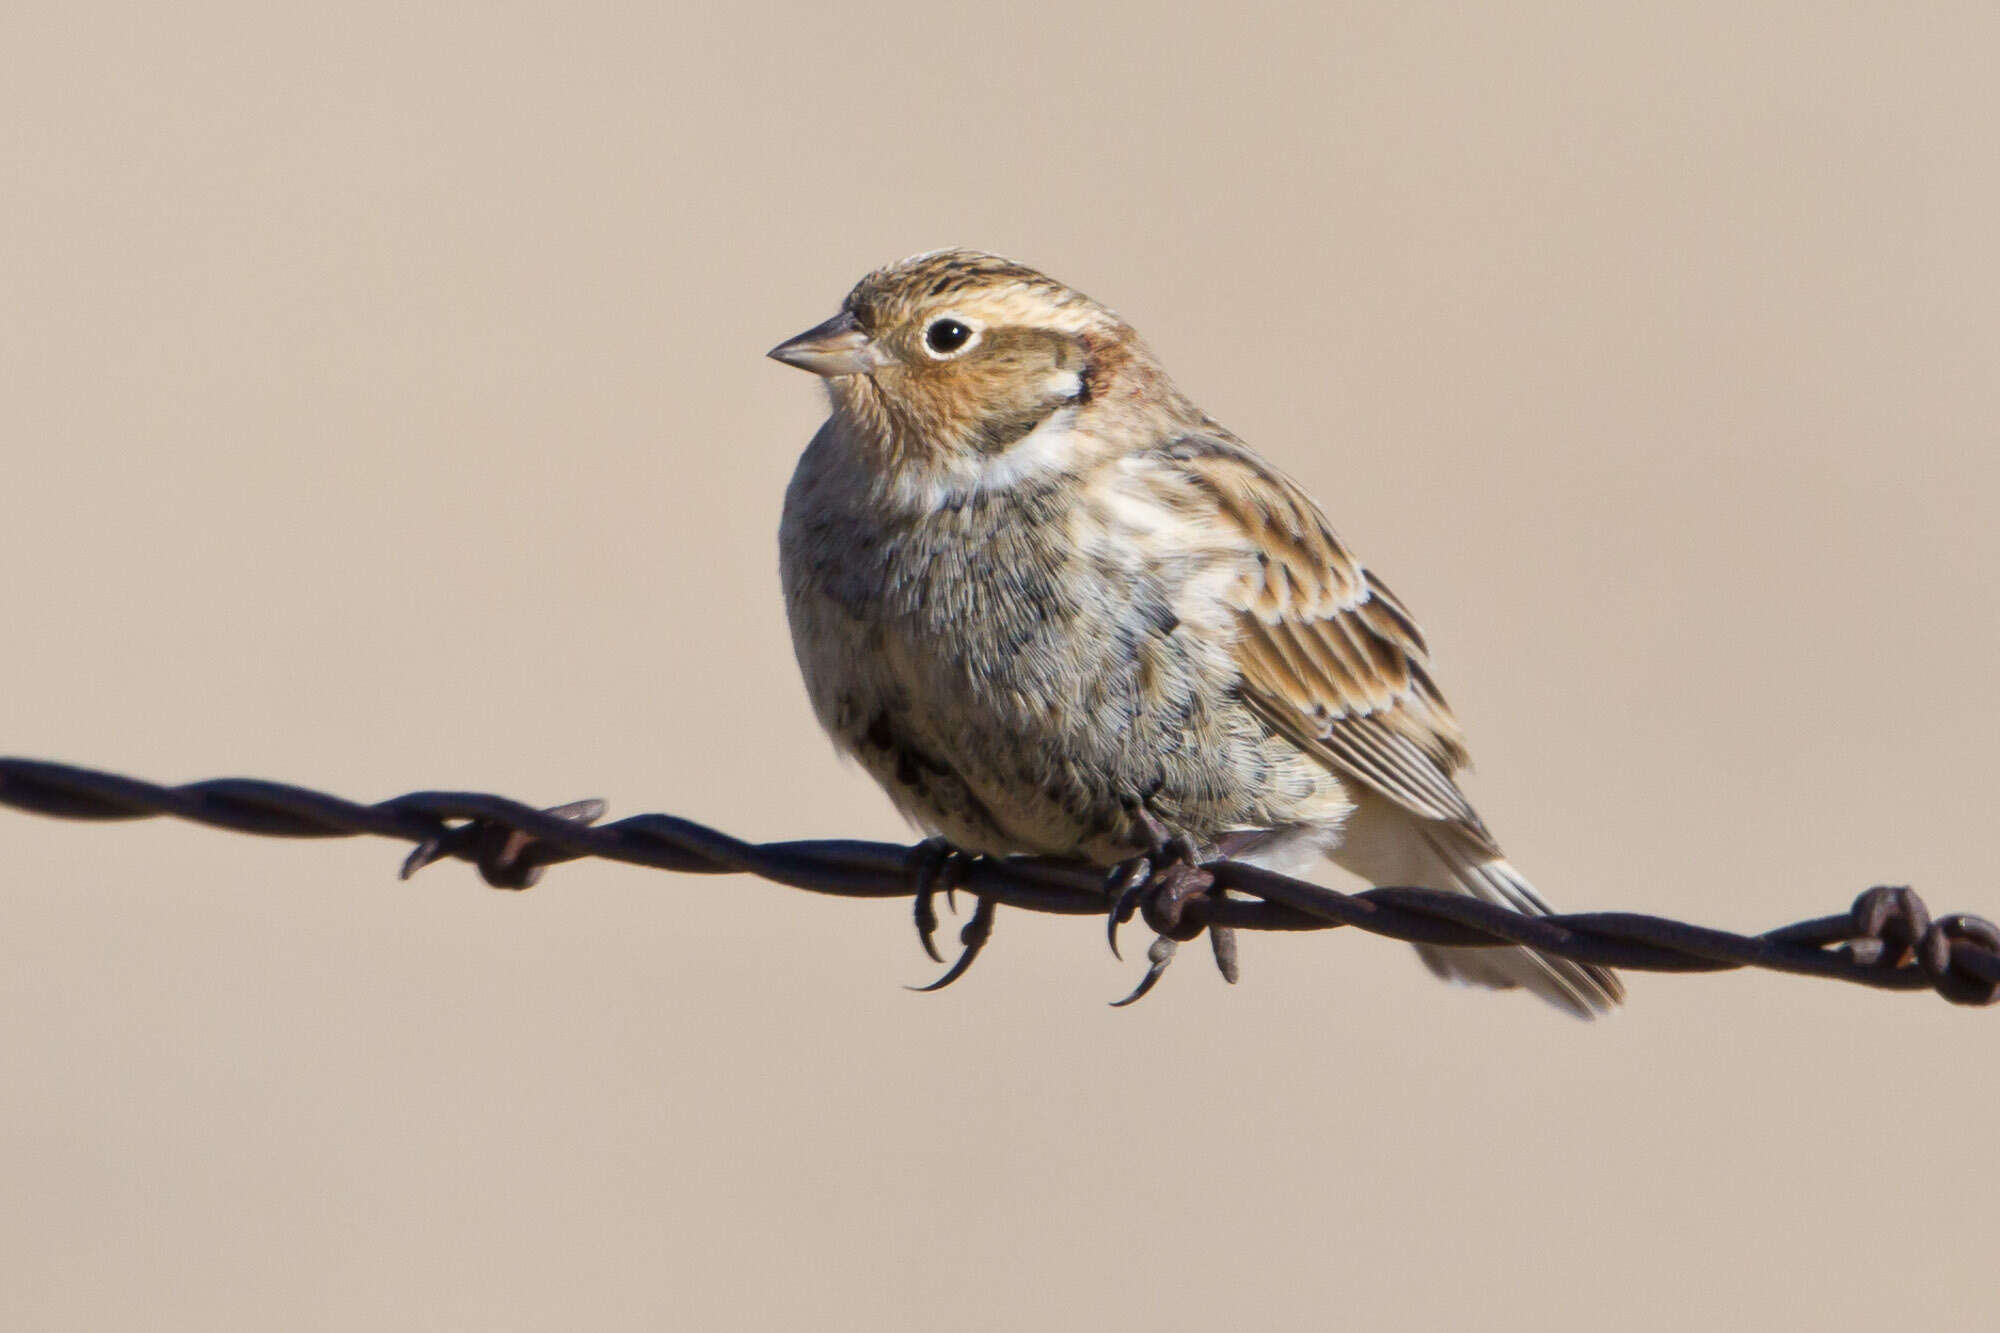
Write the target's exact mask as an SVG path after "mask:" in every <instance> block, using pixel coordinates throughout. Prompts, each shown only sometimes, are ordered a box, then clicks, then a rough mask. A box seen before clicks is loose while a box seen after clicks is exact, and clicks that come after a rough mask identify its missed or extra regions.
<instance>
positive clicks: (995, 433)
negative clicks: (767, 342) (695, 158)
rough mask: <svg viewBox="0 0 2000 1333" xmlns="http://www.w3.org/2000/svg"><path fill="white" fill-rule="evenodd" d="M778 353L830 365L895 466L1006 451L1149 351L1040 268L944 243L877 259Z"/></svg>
mask: <svg viewBox="0 0 2000 1333" xmlns="http://www.w3.org/2000/svg"><path fill="white" fill-rule="evenodd" d="M770 355H771V356H772V357H774V358H775V359H777V360H779V361H782V362H784V363H785V364H786V365H790V366H797V367H798V368H800V369H801V370H809V371H812V372H813V373H814V374H816V375H820V376H823V377H825V379H826V381H827V387H828V390H829V392H830V393H831V394H832V397H833V405H834V412H835V414H836V416H837V417H840V418H844V419H845V424H846V425H847V426H848V427H849V428H850V429H853V430H856V431H857V432H860V433H862V434H863V435H865V436H866V437H867V438H869V439H871V440H873V441H876V442H877V443H879V445H880V447H881V449H882V451H883V456H882V460H881V461H882V465H883V466H884V467H885V468H886V469H904V468H919V469H929V468H936V469H944V470H950V471H954V472H958V471H963V470H964V469H966V468H968V467H978V466H980V465H982V464H983V463H986V462H990V461H992V460H995V459H997V458H998V457H1000V456H1001V455H1004V454H1006V453H1007V451H1008V450H1009V449H1010V448H1012V447H1013V446H1014V445H1016V444H1018V443H1019V442H1020V441H1022V440H1023V439H1025V438H1026V437H1027V436H1028V435H1029V434H1030V433H1031V432H1033V431H1034V430H1035V429H1036V427H1038V426H1040V425H1042V424H1043V423H1044V422H1046V421H1048V420H1049V419H1050V418H1052V417H1054V416H1055V415H1056V414H1057V413H1059V412H1063V411H1065V410H1068V409H1072V408H1079V407H1082V406H1085V405H1088V404H1089V403H1090V402H1091V401H1092V399H1093V398H1094V397H1095V396H1097V395H1099V394H1102V393H1104V392H1105V391H1106V390H1107V389H1110V388H1112V387H1114V385H1115V384H1116V383H1117V382H1118V381H1119V379H1120V378H1121V377H1123V376H1126V375H1127V373H1128V372H1129V371H1130V370H1131V369H1132V367H1133V366H1134V365H1135V363H1137V362H1149V361H1150V358H1148V357H1147V356H1146V354H1145V352H1144V349H1143V347H1142V346H1141V344H1140V343H1139V342H1138V339H1137V337H1136V335H1134V334H1133V332H1132V330H1131V329H1130V328H1129V327H1128V326H1127V325H1126V324H1125V322H1124V321H1123V320H1121V319H1119V318H1118V316H1116V315H1114V314H1112V313H1111V312H1110V311H1109V310H1107V309H1105V308H1104V307H1103V306H1101V305H1099V304H1097V302H1095V301H1093V300H1091V299H1090V298H1089V297H1087V296H1085V295H1083V294H1082V293H1080V292H1076V291H1072V290H1071V289H1070V288H1068V287H1065V286H1063V285H1062V284H1061V283H1059V282H1057V281H1055V280H1054V279H1052V278H1048V277H1045V276H1043V275H1042V274H1040V273H1038V272H1036V271H1035V270H1034V269H1031V268H1028V267H1026V266H1025V265H1021V264H1017V263H1014V262H1013V261H1012V260H1007V259H1001V258H999V257H998V256H996V255H989V254H984V253H981V252H980V251H977V250H938V251H934V252H932V253H929V254H922V255H917V256H915V257H914V258H911V259H905V260H903V261H902V262H900V263H896V264H891V265H889V266H888V267H887V268H882V269H877V270H876V271H875V272H873V273H870V274H869V275H868V276H867V277H865V278H863V279H862V280H861V281H860V282H858V283H856V284H855V287H854V290H853V291H851V292H849V293H848V294H847V299H846V300H845V301H843V302H841V307H840V313H839V314H837V315H835V316H834V317H833V318H832V319H830V320H827V321H826V322H825V323H823V324H820V325H818V326H816V327H814V328H811V329H808V330H807V331H806V332H804V333H801V334H800V335H798V336H797V337H796V338H792V339H790V340H788V341H786V342H783V343H780V344H779V345H778V346H776V347H774V348H772V349H771V353H770Z"/></svg>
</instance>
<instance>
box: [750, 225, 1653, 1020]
mask: <svg viewBox="0 0 2000 1333" xmlns="http://www.w3.org/2000/svg"><path fill="white" fill-rule="evenodd" d="M769 355H770V356H771V357H772V358H773V359H775V360H777V361H779V362H782V363H784V364H786V365H788V366H792V367H796V368H798V369H802V370H805V371H809V372H811V373H812V374H814V375H817V376H819V377H821V379H822V381H823V382H824V385H825V388H826V391H827V395H828V398H829V400H830V413H829V415H828V417H827V419H826V421H825V422H824V423H823V424H822V425H821V426H820V428H819V429H818V431H817V432H816V433H815V434H814V435H813V437H812V439H811V441H810V443H809V444H808V445H807V446H806V448H805V451H804V452H803V454H802V455H801V456H800V458H799V462H798V465H797V468H796V470H795V472H794V474H793V476H792V479H791V482H790V484H789V486H788V487H787V488H786V493H785V499H784V507H783V514H782V518H781V521H780V524H779V567H780V574H781V581H782V584H783V588H784V596H785V605H786V615H787V620H788V622H789V625H790V630H791V635H792V641H793V647H794V650H795V654H796V656H797V659H798V665H799V669H800V673H801V676H802V677H803V680H804V683H805V688H806V693H807V695H808V696H809V698H810V701H811V704H812V707H813V711H814V713H815V715H816V716H817V718H818V720H819V722H820V723H821V725H822V726H823V727H824V728H825V729H826V731H827V732H828V734H829V735H830V736H831V737H832V739H833V741H834V743H835V745H836V747H837V748H838V749H839V750H840V751H842V752H843V753H844V754H845V755H847V756H849V757H851V758H853V759H855V760H857V761H859V763H860V765H861V766H862V767H863V768H864V769H865V770H866V771H867V772H868V773H869V774H870V775H871V776H872V777H873V778H874V779H875V780H876V781H877V782H878V783H879V784H880V785H881V786H882V788H883V789H884V790H885V791H886V792H887V793H888V795H889V797H890V799H891V800H892V801H893V802H894V804H895V805H896V806H897V807H898V808H899V809H900V810H901V812H902V813H903V814H904V815H905V816H907V817H908V818H909V819H910V820H911V821H912V822H913V823H914V824H916V825H917V826H918V827H919V828H920V829H922V830H923V831H925V832H926V833H927V834H929V835H931V837H932V838H933V839H935V840H937V842H938V845H940V846H944V847H947V848H949V849H951V851H952V853H953V854H956V855H963V856H971V857H976V856H996V857H997V856H1008V855H1015V854H1032V855H1040V856H1055V857H1070V858H1082V859H1085V860H1087V861H1090V862H1092V863H1094V864H1096V865H1099V866H1102V867H1112V868H1114V869H1115V868H1117V867H1120V866H1123V865H1128V864H1132V863H1134V862H1135V860H1136V861H1138V862H1140V863H1142V864H1143V863H1144V861H1145V858H1146V857H1147V856H1148V855H1149V854H1150V855H1152V856H1153V857H1154V863H1155V864H1158V862H1159V861H1160V860H1161V859H1162V852H1163V848H1164V847H1165V846H1167V845H1168V844H1169V843H1171V844H1172V845H1174V846H1177V847H1180V848H1183V849H1186V850H1185V851H1184V853H1183V855H1184V856H1186V857H1188V858H1189V859H1192V858H1193V857H1194V856H1195V855H1196V854H1213V853H1215V852H1217V851H1218V850H1221V851H1226V852H1227V853H1228V854H1229V855H1232V856H1237V857H1240V858H1241V859H1244V860H1247V861H1250V862H1252V863H1253V864H1257V865H1262V866H1267V867H1270V868H1273V869H1277V870H1281V871H1284V872H1286V873H1292V874H1302V873H1307V872H1309V871H1310V870H1312V869H1316V868H1317V867H1319V866H1321V865H1322V864H1324V863H1325V862H1327V861H1331V862H1332V863H1333V864H1334V865H1335V866H1338V867H1340V868H1341V869H1344V870H1346V871H1349V872H1351V873H1353V874H1355V875H1357V876H1359V877H1360V878H1361V879H1363V880H1366V881H1367V882H1369V883H1370V884H1372V885H1377V886H1384V885H1393V886H1402V887H1415V888H1423V889H1432V890H1442V891H1447V892H1453V893H1459V894H1467V895H1471V896H1472V897H1475V898H1479V899H1483V900H1485V901H1487V902H1489V903H1498V904H1502V905H1504V906H1506V907H1508V908H1511V909H1514V910H1516V911H1519V912H1523V913H1528V914H1533V915H1546V914H1548V913H1549V912H1550V911H1551V910H1552V909H1551V908H1550V907H1549V905H1548V903H1547V902H1546V901H1545V900H1544V899H1543V898H1542V897H1541V895H1540V894H1538V893H1537V892H1536V891H1535V889H1534V888H1533V886H1532V885H1531V884H1530V883H1529V882H1528V881H1527V879H1525V878H1524V877H1523V876H1522V875H1521V874H1520V873H1519V872H1518V871H1516V870H1515V869H1514V867H1513V866H1512V865H1511V864H1510V863H1509V862H1508V860H1507V859H1506V857H1505V855H1504V854H1503V853H1502V851H1501V849H1500V845H1499V843H1498V842H1497V841H1496V840H1495V839H1494V836H1493V834H1492V833H1491V832H1490V831H1489V830H1488V828H1487V826H1486V824H1485V823H1484V822H1483V821H1482V820H1481V819H1480V817H1479V815H1478V813H1477V812H1476V811H1475V810H1474V809H1473V807H1472V805H1471V803H1470V802H1469V801H1468V800H1467V798H1466V796H1465V794H1464V793H1463V791H1462V790H1461V789H1460V787H1459V785H1458V783H1457V781H1456V776H1457V775H1458V774H1459V773H1460V771H1461V770H1463V768H1464V767H1465V765H1466V763H1467V749H1466V741H1465V736H1464V733H1463V731H1462V730H1461V728H1460V726H1459V723H1458V722H1457V720H1456V719H1455V718H1454V716H1453V714H1452V710H1451V708H1450V707H1449V705H1448V704H1447V703H1446V701H1445V697H1444V695H1443V693H1442V692H1441V691H1440V689H1439V687H1438V685H1437V683H1436V682H1435V680H1434V679H1433V678H1432V671H1431V661H1430V651H1429V648H1428V646H1427V644H1426V641H1425V638H1424V635H1423V632H1422V631H1421V630H1420V629H1419V628H1418V625H1417V622H1416V620H1415V619H1414V618H1413V617H1412V615H1411V614H1410V612H1409V610H1408V609H1407V608H1406V607H1405V605H1404V604H1403V602H1402V601H1401V600H1399V599H1398V598H1397V596H1396V595H1395V594H1394V593H1393V592H1391V591H1390V590H1389V587H1388V585H1387V584H1386V583H1385V582H1383V580H1382V579H1381V577H1380V576H1379V575H1377V574H1376V573H1375V571H1374V570H1372V569H1370V568H1368V567H1366V566H1365V565H1363V564H1362V563H1361V561H1360V560H1359V559H1358V558H1357V557H1356V556H1355V555H1354V554H1353V552H1352V551H1351V550H1350V549H1349V547H1348V546H1347V545H1346V544H1345V543H1344V542H1343V541H1342V540H1341V538H1340V537H1338V536H1337V535H1336V534H1335V532H1334V529H1333V527H1332V526H1331V524H1330V523H1329V522H1328V520H1327V518H1326V516H1325V514H1324V513H1323V512H1322V511H1321V509H1320V507H1319V506H1318V505H1317V504H1315V503H1314V501H1313V500H1312V498H1311V497H1310V496H1309V495H1307V493H1306V492H1305V490H1304V489H1303V488H1302V487H1301V486H1300V485H1299V484H1298V483H1297V482H1295V481H1293V480H1292V479H1291V478H1290V477H1288V476H1287V475H1285V474H1284V473H1283V472H1281V471H1280V470H1279V469H1278V468H1277V467H1275V466H1273V465H1272V464H1271V463H1270V462H1268V461H1266V460H1265V459H1264V458H1263V457H1262V456H1261V455H1259V454H1258V453H1256V452H1255V451H1253V450H1252V449H1251V448H1250V447H1249V446H1248V445H1247V444H1245V443H1244V442H1243V441H1242V440H1240V439H1238V438H1237V437H1236V436H1235V435H1233V434H1232V433H1230V431H1228V430H1227V429H1226V428H1224V427H1223V426H1222V425H1221V424H1220V423H1218V422H1217V421H1215V420H1214V419H1213V418H1211V417H1210V416H1209V415H1208V414H1207V413H1205V412H1203V411H1202V410H1201V409H1200V408H1199V407H1198V406H1196V405H1195V403H1194V402H1193V401H1192V400H1191V399H1189V398H1188V396H1187V395H1186V394H1184V393H1183V392H1182V391H1181V390H1180V389H1179V388H1178V387H1176V385H1175V383H1174V381H1173V380H1172V378H1171V377H1170V376H1169V375H1168V373H1167V371H1166V369H1165V367H1164V366H1163V365H1162V364H1161V362H1160V360H1159V358H1158V357H1157V356H1156V355H1155V354H1154V352H1153V351H1152V350H1151V349H1150V348H1149V347H1148V346H1147V344H1146V342H1145V341H1144V340H1143V339H1142V338H1141V337H1140V336H1139V334H1138V333H1137V331H1135V330H1134V329H1133V328H1132V327H1131V325H1129V324H1128V323H1126V321H1125V320H1124V319H1122V318H1120V317H1119V316H1118V315H1117V314H1116V313H1114V312H1113V311H1112V310H1111V309H1109V308H1108V307H1106V306H1104V305H1101V304H1099V303H1098V302H1097V301H1094V300H1092V299H1091V298H1090V297H1088V296H1085V295H1083V294H1082V293H1081V292H1079V291H1076V290H1074V289H1072V288H1070V287H1068V286H1066V285H1064V284H1063V283H1061V282H1058V281H1056V280H1055V279H1053V278H1050V277H1047V276H1045V275H1044V274H1043V273H1041V272H1039V271H1037V270H1035V269H1033V268H1030V267H1028V266H1026V265H1024V264H1020V263H1017V262H1015V261H1013V260H1009V259H1006V258H1002V257H1000V256H998V255H994V254H989V253H986V252H983V251H979V250H971V249H960V248H954V249H945V250H935V251H929V252H926V253H923V254H919V255H915V256H913V257H911V258H908V259H904V260H901V261H898V262H896V263H892V264H889V265H887V266H885V267H882V268H879V269H877V270H875V271H873V272H871V273H868V274H867V275H865V276H864V277H862V278H861V280H860V281H859V282H857V283H856V284H855V285H854V287H853V288H852V290H851V291H849V292H848V294H847V296H846V298H845V299H844V300H843V301H842V302H841V304H840V307H839V310H838V312H837V313H836V314H835V315H834V316H833V317H832V318H830V319H828V320H826V321H825V322H823V323H820V324H818V325H816V326H814V327H812V328H810V329H808V330H806V331H805V332H804V333H801V334H799V335H798V336H796V337H793V338H790V339H788V340H786V341H785V342H783V343H780V344H779V345H778V346H777V347H774V348H773V349H771V351H770V353H769ZM1165 859H1171V856H1170V855H1168V856H1167V857H1166V858H1165ZM982 906H983V904H982ZM922 911H923V908H922V906H921V905H920V908H919V919H920V922H921V920H922ZM988 919H989V921H990V917H989V918H988ZM933 924H934V918H933ZM1218 937H1219V932H1218ZM967 938H968V943H970V942H971V938H970V935H969V934H968V937H967ZM927 947H928V940H927ZM1417 947H1418V952H1419V953H1420V954H1421V955H1422V958H1423V961H1424V962H1425V963H1426V964H1427V965H1428V966H1429V967H1430V969H1431V970H1432V971H1433V972H1435V973H1436V974H1438V975H1439V976H1441V977H1444V978H1447V979H1451V980H1456V981H1460V982H1466V983H1471V984H1474V985H1477V986H1484V987H1490V988H1497V989H1507V988H1517V987H1518V988H1525V989H1526V990H1527V991H1529V992H1531V993H1533V994H1535V995H1537V996H1539V997H1541V998H1542V999H1544V1000H1547V1001H1549V1002H1550V1003H1552V1004H1554V1005H1555V1006H1557V1007H1558V1008H1560V1009H1562V1010H1565V1011H1567V1012H1569V1013H1571V1014H1574V1015H1576V1016H1578V1017H1582V1018H1591V1017H1595V1016H1597V1015H1600V1014H1603V1013H1606V1012H1608V1011H1610V1010H1612V1009H1613V1008H1614V1007H1615V1006H1617V1005H1618V1004H1619V1003H1620V1002H1621V1001H1622V998H1623V994H1624V991H1623V986H1622V984H1621V983H1620V982H1619V980H1618V978H1617V977H1616V976H1615V975H1614V974H1613V973H1611V972H1610V971H1608V970H1606V969H1604V968H1600V967H1596V966H1591V965H1587V964H1580V963H1576V962H1572V961H1569V960H1565V959H1561V958H1557V957H1553V956H1550V955H1546V954H1542V953H1537V952H1535V951H1533V950H1531V949H1528V948H1524V947H1517V946H1502V947H1487V948H1468V947H1438V946H1431V945H1419V946H1417ZM1218 959H1219V961H1220V959H1221V953H1220V942H1219V939H1218ZM1156 965H1163V960H1161V959H1159V958H1158V957H1157V956H1156ZM1156 970H1157V967H1156ZM1224 970H1225V973H1229V972H1230V967H1229V966H1228V965H1225V969H1224ZM1150 980H1151V975H1150V974H1149V979H1148V984H1150ZM1142 990H1143V987H1142Z"/></svg>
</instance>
